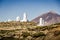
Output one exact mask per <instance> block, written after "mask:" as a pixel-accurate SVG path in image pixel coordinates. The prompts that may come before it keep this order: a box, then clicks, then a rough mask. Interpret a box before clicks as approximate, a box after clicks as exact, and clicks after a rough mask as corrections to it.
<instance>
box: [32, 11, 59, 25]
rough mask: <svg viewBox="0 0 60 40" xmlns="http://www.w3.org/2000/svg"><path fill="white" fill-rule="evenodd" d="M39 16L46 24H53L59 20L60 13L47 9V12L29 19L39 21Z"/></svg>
mask: <svg viewBox="0 0 60 40" xmlns="http://www.w3.org/2000/svg"><path fill="white" fill-rule="evenodd" d="M39 18H43V19H44V20H45V22H46V25H50V24H55V23H59V22H60V15H59V14H58V13H56V12H53V11H49V12H47V13H44V14H42V15H40V16H38V17H36V18H34V19H33V20H31V21H33V22H35V23H39Z"/></svg>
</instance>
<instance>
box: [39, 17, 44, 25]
mask: <svg viewBox="0 0 60 40" xmlns="http://www.w3.org/2000/svg"><path fill="white" fill-rule="evenodd" d="M44 25H45V22H44V20H43V18H40V19H39V24H38V26H44Z"/></svg>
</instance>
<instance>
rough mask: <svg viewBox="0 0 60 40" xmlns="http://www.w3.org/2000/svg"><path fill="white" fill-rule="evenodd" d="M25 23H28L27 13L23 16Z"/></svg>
mask: <svg viewBox="0 0 60 40" xmlns="http://www.w3.org/2000/svg"><path fill="white" fill-rule="evenodd" d="M23 22H27V14H26V13H24V15H23Z"/></svg>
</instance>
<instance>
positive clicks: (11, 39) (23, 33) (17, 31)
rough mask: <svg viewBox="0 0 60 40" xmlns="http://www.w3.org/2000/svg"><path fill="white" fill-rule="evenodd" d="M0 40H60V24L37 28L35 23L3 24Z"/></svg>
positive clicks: (0, 28)
mask: <svg viewBox="0 0 60 40" xmlns="http://www.w3.org/2000/svg"><path fill="white" fill-rule="evenodd" d="M0 40H60V23H56V24H52V25H49V26H36V23H34V22H22V23H21V22H1V23H0Z"/></svg>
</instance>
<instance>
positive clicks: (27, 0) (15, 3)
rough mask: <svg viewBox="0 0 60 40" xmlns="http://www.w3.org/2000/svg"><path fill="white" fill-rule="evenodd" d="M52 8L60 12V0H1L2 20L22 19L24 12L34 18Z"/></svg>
mask: <svg viewBox="0 0 60 40" xmlns="http://www.w3.org/2000/svg"><path fill="white" fill-rule="evenodd" d="M51 10H53V11H55V12H57V13H58V14H60V0H0V21H7V20H8V19H11V20H15V18H16V17H17V16H20V18H21V19H22V17H23V13H24V12H26V13H27V17H28V20H32V19H34V18H35V17H37V16H39V15H41V14H43V13H46V12H48V11H51Z"/></svg>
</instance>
